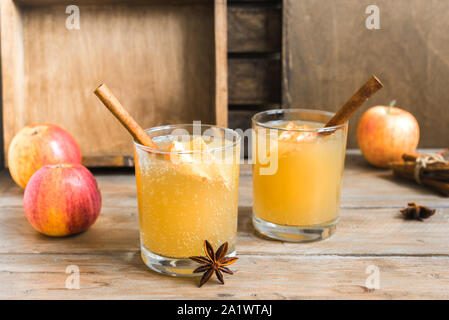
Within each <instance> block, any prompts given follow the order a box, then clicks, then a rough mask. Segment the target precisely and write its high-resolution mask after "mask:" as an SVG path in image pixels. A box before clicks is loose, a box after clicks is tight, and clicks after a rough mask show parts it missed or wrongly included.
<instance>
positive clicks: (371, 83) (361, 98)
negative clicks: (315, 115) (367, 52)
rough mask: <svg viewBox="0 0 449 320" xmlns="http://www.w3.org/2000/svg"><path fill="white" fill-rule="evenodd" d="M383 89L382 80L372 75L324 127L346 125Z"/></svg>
mask: <svg viewBox="0 0 449 320" xmlns="http://www.w3.org/2000/svg"><path fill="white" fill-rule="evenodd" d="M381 88H383V84H382V83H381V82H380V80H379V79H378V78H377V77H376V76H375V75H372V76H371V78H370V79H369V80H368V81H367V82H366V83H365V84H364V85H363V86H362V87H361V88H360V89H359V90H358V91H357V92H356V93H355V94H354V95H353V96H352V97H351V98H350V99H349V100H348V101H347V102H346V103H345V104H344V105H343V107H341V108H340V110H338V111H337V113H336V114H335V115H334V116H333V117H332V119H330V120H329V121H328V123H326V125H325V126H324V127H333V126H337V125H340V124H343V123H345V122H346V121H348V120H349V118H350V117H351V116H352V115H353V114H354V112H355V111H356V110H357V109H358V108H359V107H360V106H361V105H362V104H363V103H365V101H366V100H367V99H368V98H369V97H371V96H372V95H373V94H374V93H376V92H377V91H378V90H379V89H381Z"/></svg>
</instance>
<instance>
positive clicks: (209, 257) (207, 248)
mask: <svg viewBox="0 0 449 320" xmlns="http://www.w3.org/2000/svg"><path fill="white" fill-rule="evenodd" d="M227 251H228V243H227V242H225V243H223V244H222V245H221V246H220V248H218V250H217V252H214V248H213V247H212V245H211V244H210V243H209V241H207V240H205V241H204V252H205V253H206V256H204V257H201V256H194V257H190V258H189V259H191V260H193V261H195V262H198V263H201V264H203V266H200V267H198V268H196V269H195V270H193V273H200V272H204V274H203V277H202V278H201V281H200V287H201V286H202V285H203V284H205V283H206V282H207V281H208V280H209V279H210V277H211V276H212V274H213V273H214V272H215V275H216V276H217V279H218V281H220V282H221V284H224V280H223V274H222V272H225V273H228V274H234V273H233V272H232V271H231V270H230V269H229V268H227V267H226V266H229V265H230V264H233V263H234V262H236V261H237V259H238V258H237V257H227V258H225V256H226V252H227Z"/></svg>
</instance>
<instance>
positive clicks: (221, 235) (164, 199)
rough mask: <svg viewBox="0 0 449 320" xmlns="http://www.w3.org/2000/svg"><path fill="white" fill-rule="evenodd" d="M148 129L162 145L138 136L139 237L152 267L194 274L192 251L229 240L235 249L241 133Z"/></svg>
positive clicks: (210, 129)
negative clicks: (144, 141)
mask: <svg viewBox="0 0 449 320" xmlns="http://www.w3.org/2000/svg"><path fill="white" fill-rule="evenodd" d="M147 133H148V134H149V135H150V137H151V138H152V139H153V141H154V142H155V143H156V145H157V147H158V150H155V149H151V148H148V147H145V146H142V145H140V144H138V143H136V142H134V155H135V168H136V183H137V198H138V207H139V225H140V243H141V256H142V259H143V261H144V262H145V264H146V265H147V266H149V267H150V268H151V269H153V270H155V271H158V272H160V273H164V274H168V275H173V276H180V275H184V276H188V275H192V271H193V270H194V269H195V268H196V267H198V265H197V264H196V263H195V262H193V261H191V260H189V259H188V258H189V257H190V256H201V255H204V252H203V248H204V241H205V240H208V241H209V242H210V243H211V244H212V245H213V246H214V248H218V247H219V246H220V245H221V244H223V243H224V242H228V244H229V251H228V252H229V254H228V255H229V256H232V255H235V241H236V233H237V211H238V203H237V200H238V178H239V159H240V137H239V135H238V134H237V133H236V132H234V131H233V130H231V129H225V128H220V127H216V126H211V125H201V124H191V125H189V124H186V125H169V126H161V127H155V128H152V129H149V130H147Z"/></svg>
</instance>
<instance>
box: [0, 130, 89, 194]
mask: <svg viewBox="0 0 449 320" xmlns="http://www.w3.org/2000/svg"><path fill="white" fill-rule="evenodd" d="M57 163H78V164H81V150H80V147H79V145H78V143H77V142H76V141H75V139H74V138H73V137H72V136H71V135H70V133H68V132H67V131H65V130H64V129H61V128H60V127H58V126H55V125H53V124H34V125H29V126H26V127H25V128H23V129H22V130H20V131H19V133H17V134H16V136H15V137H14V138H13V139H12V141H11V144H10V145H9V150H8V167H9V172H10V173H11V176H12V178H13V180H14V181H15V182H16V183H17V184H18V185H19V186H21V187H22V188H23V189H25V187H26V185H27V183H28V180H30V178H31V176H32V175H33V174H34V173H35V172H36V171H37V170H38V169H39V168H41V167H43V166H45V165H47V164H57Z"/></svg>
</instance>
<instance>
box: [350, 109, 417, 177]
mask: <svg viewBox="0 0 449 320" xmlns="http://www.w3.org/2000/svg"><path fill="white" fill-rule="evenodd" d="M357 142H358V145H359V148H360V150H361V151H362V154H363V156H364V158H365V159H366V160H367V161H368V162H369V163H371V164H372V165H374V166H377V167H383V168H385V167H388V165H389V164H390V163H391V162H393V161H397V160H400V159H401V156H402V154H403V153H412V152H414V151H415V149H416V147H417V146H418V142H419V126H418V121H416V119H415V117H414V116H413V115H412V114H411V113H409V112H407V111H405V110H402V109H400V108H396V107H393V106H389V107H386V106H375V107H372V108H370V109H368V110H367V111H366V112H365V113H364V114H363V116H362V118H361V119H360V121H359V124H358V127H357Z"/></svg>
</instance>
